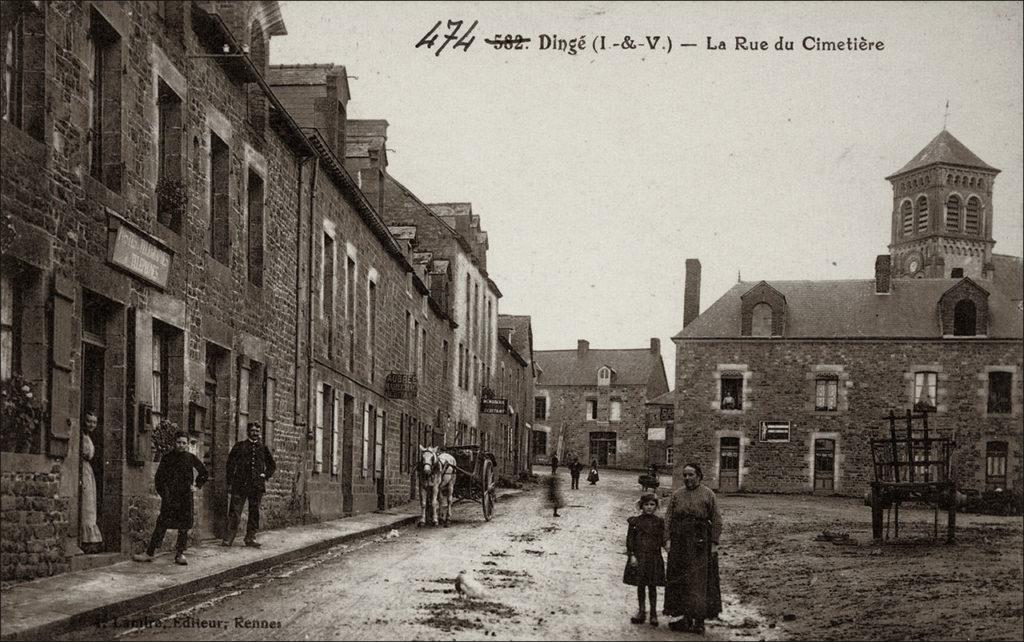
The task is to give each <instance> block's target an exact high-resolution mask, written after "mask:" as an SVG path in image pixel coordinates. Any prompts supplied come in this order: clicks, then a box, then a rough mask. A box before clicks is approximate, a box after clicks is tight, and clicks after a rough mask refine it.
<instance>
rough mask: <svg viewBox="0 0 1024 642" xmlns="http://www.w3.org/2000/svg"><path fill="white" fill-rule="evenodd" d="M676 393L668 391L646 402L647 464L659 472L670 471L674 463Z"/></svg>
mask: <svg viewBox="0 0 1024 642" xmlns="http://www.w3.org/2000/svg"><path fill="white" fill-rule="evenodd" d="M675 403H676V393H675V391H674V390H669V391H668V392H666V393H665V394H663V395H659V396H657V397H655V398H654V399H651V400H650V401H648V402H647V404H646V405H647V408H646V410H647V464H648V465H650V464H657V466H658V470H659V471H665V472H668V471H671V470H672V466H673V464H674V463H675V460H674V459H673V456H672V455H673V454H674V452H675V451H674V441H673V440H674V437H675Z"/></svg>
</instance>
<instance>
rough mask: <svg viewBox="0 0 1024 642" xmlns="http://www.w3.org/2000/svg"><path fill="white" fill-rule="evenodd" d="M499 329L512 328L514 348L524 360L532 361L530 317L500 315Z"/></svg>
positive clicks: (525, 315)
mask: <svg viewBox="0 0 1024 642" xmlns="http://www.w3.org/2000/svg"><path fill="white" fill-rule="evenodd" d="M498 328H512V341H511V343H512V347H513V348H514V349H515V351H516V352H518V353H519V354H520V355H521V356H522V357H523V358H524V359H526V360H527V361H531V360H532V359H531V354H530V332H531V328H530V316H529V315H527V314H499V315H498Z"/></svg>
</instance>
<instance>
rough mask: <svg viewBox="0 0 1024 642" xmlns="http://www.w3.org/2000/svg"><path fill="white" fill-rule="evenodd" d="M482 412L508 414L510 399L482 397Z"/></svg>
mask: <svg viewBox="0 0 1024 642" xmlns="http://www.w3.org/2000/svg"><path fill="white" fill-rule="evenodd" d="M480 412H481V413H483V414H485V415H505V414H508V399H494V398H489V399H481V400H480Z"/></svg>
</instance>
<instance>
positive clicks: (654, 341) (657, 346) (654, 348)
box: [651, 337, 661, 354]
mask: <svg viewBox="0 0 1024 642" xmlns="http://www.w3.org/2000/svg"><path fill="white" fill-rule="evenodd" d="M651 354H661V339H659V338H657V337H651Z"/></svg>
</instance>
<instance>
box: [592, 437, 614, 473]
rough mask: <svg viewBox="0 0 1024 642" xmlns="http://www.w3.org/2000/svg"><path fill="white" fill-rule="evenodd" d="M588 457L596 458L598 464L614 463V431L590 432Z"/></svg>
mask: <svg viewBox="0 0 1024 642" xmlns="http://www.w3.org/2000/svg"><path fill="white" fill-rule="evenodd" d="M590 459H591V461H594V460H596V461H597V465H598V466H602V467H604V466H614V465H615V433H614V432H592V433H590Z"/></svg>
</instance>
